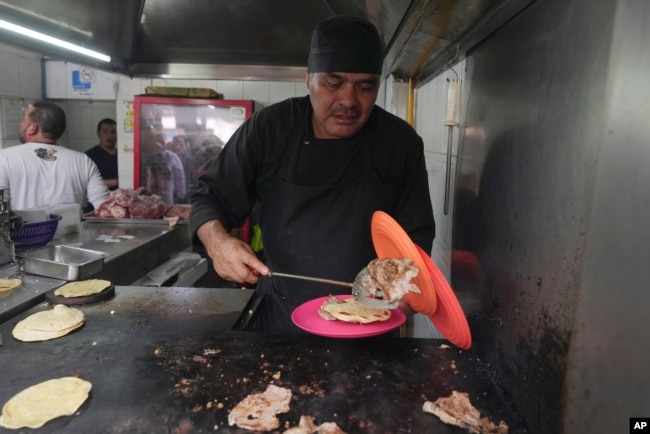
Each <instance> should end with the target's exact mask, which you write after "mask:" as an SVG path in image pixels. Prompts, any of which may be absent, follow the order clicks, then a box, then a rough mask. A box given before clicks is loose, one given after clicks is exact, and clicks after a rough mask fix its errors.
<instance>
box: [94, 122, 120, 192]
mask: <svg viewBox="0 0 650 434" xmlns="http://www.w3.org/2000/svg"><path fill="white" fill-rule="evenodd" d="M97 137H98V138H99V144H98V145H95V146H93V147H92V148H90V149H89V150H87V151H86V155H88V156H89V157H90V158H91V159H92V160H93V161H94V162H95V164H96V165H97V168H98V169H99V173H100V174H101V175H102V178H103V179H104V183H105V184H106V187H108V189H109V190H117V189H118V188H119V175H118V171H117V123H116V122H115V121H114V120H113V119H108V118H106V119H102V120H101V121H99V123H98V124H97Z"/></svg>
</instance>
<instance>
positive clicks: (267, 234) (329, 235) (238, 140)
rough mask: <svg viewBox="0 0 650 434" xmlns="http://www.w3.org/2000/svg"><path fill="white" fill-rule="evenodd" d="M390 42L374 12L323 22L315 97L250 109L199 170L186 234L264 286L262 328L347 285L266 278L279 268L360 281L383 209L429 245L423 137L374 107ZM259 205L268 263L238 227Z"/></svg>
mask: <svg viewBox="0 0 650 434" xmlns="http://www.w3.org/2000/svg"><path fill="white" fill-rule="evenodd" d="M382 63H383V44H382V41H381V37H380V36H379V33H378V32H377V30H376V28H375V27H374V26H373V25H372V24H371V23H369V22H367V21H365V20H362V19H359V18H355V17H349V16H335V17H331V18H328V19H325V20H323V21H321V22H319V23H317V25H316V28H315V29H314V32H313V35H312V41H311V48H310V51H309V57H308V64H307V74H306V79H305V84H306V86H307V89H308V91H309V96H305V97H301V98H291V99H288V100H285V101H283V102H280V103H277V104H273V105H271V106H268V107H266V108H264V109H262V110H260V111H258V112H257V113H255V114H254V115H253V116H252V117H251V118H250V119H248V120H247V121H246V122H245V123H244V124H243V125H242V126H241V127H240V128H239V129H238V130H237V131H236V132H235V134H234V135H233V136H232V138H231V139H230V140H229V141H228V143H227V144H226V146H225V147H224V149H223V151H222V152H221V154H220V155H219V157H218V158H217V159H215V160H214V161H213V162H212V164H211V165H210V166H209V168H208V170H207V172H206V173H205V174H204V175H203V176H202V177H201V178H200V179H199V190H198V191H197V193H196V194H194V195H193V197H192V216H191V219H190V234H191V238H192V242H193V243H194V244H199V243H202V244H203V246H205V249H206V251H207V254H208V255H209V256H210V258H211V259H212V262H213V265H214V267H215V270H216V271H217V273H218V274H219V275H220V276H221V277H223V278H224V279H227V280H232V281H235V282H241V283H249V284H257V286H256V291H257V292H258V293H260V294H261V295H263V296H264V303H263V306H262V311H261V313H260V319H259V325H260V329H261V330H262V331H269V332H297V331H299V329H298V328H297V327H295V326H294V325H293V324H292V322H291V313H292V311H293V310H294V309H295V308H296V307H297V306H299V305H300V304H302V303H304V302H305V301H308V300H311V299H314V298H317V297H321V296H326V295H328V294H330V293H331V294H341V293H349V292H350V288H346V287H337V286H333V285H329V284H324V283H313V282H305V281H300V280H294V279H287V278H282V277H267V275H268V273H269V269H270V270H273V271H277V272H284V273H292V274H301V275H306V276H315V277H324V278H330V279H335V280H341V281H347V282H352V281H353V279H354V277H355V276H356V275H357V273H359V271H360V270H361V269H362V268H364V267H365V266H366V265H368V262H370V260H372V259H373V258H375V257H376V253H375V250H374V247H373V244H372V239H371V231H370V221H371V217H372V214H373V212H374V211H377V210H382V211H385V212H387V213H388V214H389V215H391V216H392V217H393V218H395V220H397V221H398V222H399V223H400V225H401V226H402V227H403V228H404V229H405V230H406V232H407V233H408V234H409V235H410V237H411V238H412V239H413V241H414V242H415V243H416V244H418V245H419V246H420V247H422V248H423V249H424V250H425V251H430V250H431V246H432V242H433V238H434V235H435V223H434V219H433V211H432V206H431V201H430V197H429V188H428V181H427V173H426V168H425V161H424V152H423V143H422V139H421V138H420V137H419V136H418V135H417V133H416V132H415V131H414V130H413V128H411V126H410V125H408V124H407V123H406V122H405V121H403V120H402V119H399V118H398V117H396V116H394V115H392V114H390V113H388V112H386V111H385V110H383V109H381V108H379V107H376V106H375V101H376V99H377V94H378V91H379V85H380V82H379V80H380V78H381V70H382ZM256 201H259V202H260V204H261V207H260V215H259V222H260V227H261V229H262V237H263V244H264V250H265V255H266V261H267V264H264V263H262V262H261V261H260V260H258V258H257V257H256V255H255V253H254V252H253V250H252V249H251V248H250V246H249V245H247V244H246V243H244V242H242V241H241V240H239V239H237V238H235V237H233V236H231V235H230V231H231V230H232V229H233V228H236V227H238V226H240V225H241V224H242V223H243V222H244V220H245V219H246V217H247V216H248V215H249V213H250V212H251V209H252V207H253V205H254V204H255V202H256Z"/></svg>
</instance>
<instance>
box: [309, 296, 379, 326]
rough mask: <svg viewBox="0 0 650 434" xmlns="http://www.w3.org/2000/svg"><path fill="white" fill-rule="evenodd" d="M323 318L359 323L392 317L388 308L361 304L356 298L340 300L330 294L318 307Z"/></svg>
mask: <svg viewBox="0 0 650 434" xmlns="http://www.w3.org/2000/svg"><path fill="white" fill-rule="evenodd" d="M318 314H319V315H320V316H321V318H323V319H326V320H329V321H332V320H339V321H345V322H351V323H357V324H369V323H372V322H377V321H386V320H387V319H389V318H390V311H389V310H388V309H376V308H372V307H366V306H362V305H361V304H359V303H358V302H357V301H356V300H355V299H354V298H347V299H345V300H339V299H338V298H336V297H334V296H333V295H330V296H329V297H328V298H327V300H325V301H324V302H323V304H322V305H321V307H320V308H319V309H318Z"/></svg>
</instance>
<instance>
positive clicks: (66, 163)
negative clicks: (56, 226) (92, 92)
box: [0, 102, 109, 210]
mask: <svg viewBox="0 0 650 434" xmlns="http://www.w3.org/2000/svg"><path fill="white" fill-rule="evenodd" d="M65 127H66V119H65V113H64V112H63V110H62V109H61V107H59V106H58V105H56V104H50V103H44V102H36V103H34V104H32V105H31V106H30V107H29V108H28V109H27V110H25V113H24V115H23V120H22V121H21V122H20V126H19V128H20V129H19V137H20V143H22V145H18V146H12V147H9V148H6V149H0V185H6V186H9V189H10V205H11V208H12V209H14V210H24V209H28V208H34V207H38V206H47V205H60V204H69V203H78V204H79V205H80V206H81V207H82V208H83V207H84V206H85V205H86V201H89V202H90V203H92V205H93V206H94V207H98V206H99V205H101V203H102V202H104V201H105V200H106V199H108V195H109V191H108V189H107V188H106V185H104V181H103V180H102V177H101V175H100V174H99V170H98V169H97V166H96V165H95V163H94V162H93V161H92V160H91V159H90V158H89V157H88V156H87V155H86V154H84V153H83V152H77V151H74V150H72V149H68V148H64V147H63V146H60V145H57V144H56V141H57V140H58V139H59V137H61V135H62V134H63V132H64V131H65Z"/></svg>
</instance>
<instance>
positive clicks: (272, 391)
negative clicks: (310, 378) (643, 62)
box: [228, 384, 291, 431]
mask: <svg viewBox="0 0 650 434" xmlns="http://www.w3.org/2000/svg"><path fill="white" fill-rule="evenodd" d="M290 402H291V389H287V388H284V387H278V386H276V385H273V384H269V385H268V386H267V387H266V390H265V391H264V392H263V393H254V394H252V395H248V396H247V397H245V398H244V399H243V400H242V401H240V402H239V404H237V405H236V406H235V407H234V408H233V409H232V410H230V413H228V425H230V426H233V425H237V426H238V427H240V428H244V429H248V430H252V431H272V430H274V429H277V428H279V427H280V419H278V418H277V417H276V414H278V413H286V412H288V411H289V403H290Z"/></svg>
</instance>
